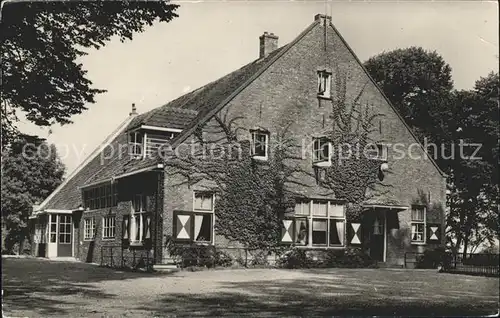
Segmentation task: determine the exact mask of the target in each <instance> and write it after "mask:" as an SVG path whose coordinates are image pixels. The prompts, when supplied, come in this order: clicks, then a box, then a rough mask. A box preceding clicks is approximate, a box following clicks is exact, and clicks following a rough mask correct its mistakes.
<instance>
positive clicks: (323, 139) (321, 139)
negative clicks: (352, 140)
mask: <svg viewBox="0 0 500 318" xmlns="http://www.w3.org/2000/svg"><path fill="white" fill-rule="evenodd" d="M312 142H313V146H312V149H311V158H312V163H313V165H315V166H329V165H331V164H332V141H331V140H330V138H328V137H327V136H317V137H312ZM316 142H318V144H319V148H316ZM322 143H326V145H327V146H328V158H327V159H324V158H319V157H317V156H316V154H317V153H319V154H321V156H323V155H324V154H323V147H324V145H323V147H322V146H321V145H322Z"/></svg>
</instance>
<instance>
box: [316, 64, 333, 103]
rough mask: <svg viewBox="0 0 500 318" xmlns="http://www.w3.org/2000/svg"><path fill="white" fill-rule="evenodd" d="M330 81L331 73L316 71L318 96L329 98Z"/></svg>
mask: <svg viewBox="0 0 500 318" xmlns="http://www.w3.org/2000/svg"><path fill="white" fill-rule="evenodd" d="M331 81H332V73H330V72H328V71H326V70H323V71H318V96H319V97H324V98H330V97H331V92H330V87H331Z"/></svg>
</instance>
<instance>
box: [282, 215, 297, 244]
mask: <svg viewBox="0 0 500 318" xmlns="http://www.w3.org/2000/svg"><path fill="white" fill-rule="evenodd" d="M294 237H295V220H294V219H283V220H281V243H283V244H292V243H293V242H294Z"/></svg>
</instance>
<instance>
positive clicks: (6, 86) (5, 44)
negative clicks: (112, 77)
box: [1, 1, 178, 149]
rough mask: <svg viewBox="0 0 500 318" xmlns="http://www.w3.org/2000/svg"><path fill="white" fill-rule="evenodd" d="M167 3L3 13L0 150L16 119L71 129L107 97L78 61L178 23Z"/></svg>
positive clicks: (60, 5)
mask: <svg viewBox="0 0 500 318" xmlns="http://www.w3.org/2000/svg"><path fill="white" fill-rule="evenodd" d="M177 8H178V5H174V4H170V3H169V2H168V1H91V2H86V1H63V2H61V1H55V2H54V1H52V2H42V1H36V2H16V3H6V4H4V6H3V7H2V9H3V10H2V22H1V23H2V39H3V41H2V91H1V92H2V100H3V105H2V112H1V113H2V116H1V124H2V132H3V133H2V149H4V146H6V145H8V144H9V143H10V142H12V141H13V138H14V137H15V135H16V134H17V129H16V127H15V123H16V122H17V121H18V117H17V115H18V114H19V113H24V114H25V116H26V118H27V119H28V120H29V121H30V122H32V123H34V124H36V125H38V126H50V125H52V124H55V123H59V124H68V123H71V120H70V117H71V116H72V115H75V114H80V113H81V112H83V111H84V110H86V109H87V107H86V104H87V103H94V102H95V100H94V98H95V96H96V95H97V94H99V93H103V92H105V90H103V89H97V88H93V87H92V82H91V81H90V80H89V79H88V78H87V77H86V75H87V74H86V73H87V71H86V70H85V69H84V68H83V65H82V64H81V63H79V62H78V59H79V58H80V57H82V56H84V55H86V54H87V53H86V52H85V49H88V48H93V49H99V48H101V47H102V46H104V45H105V43H106V42H107V41H109V40H110V39H111V38H112V37H114V36H116V37H118V38H119V39H120V40H121V41H125V40H126V39H132V36H133V34H134V33H137V32H142V31H144V27H145V26H146V25H148V26H151V25H152V24H153V23H154V22H155V21H160V22H169V21H171V20H172V19H173V18H175V17H177V14H176V13H175V11H176V9H177Z"/></svg>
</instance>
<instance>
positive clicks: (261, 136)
mask: <svg viewBox="0 0 500 318" xmlns="http://www.w3.org/2000/svg"><path fill="white" fill-rule="evenodd" d="M250 133H251V134H252V144H251V150H252V157H253V158H255V159H261V160H267V156H268V153H269V132H268V131H265V130H260V129H259V130H251V131H250Z"/></svg>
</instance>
